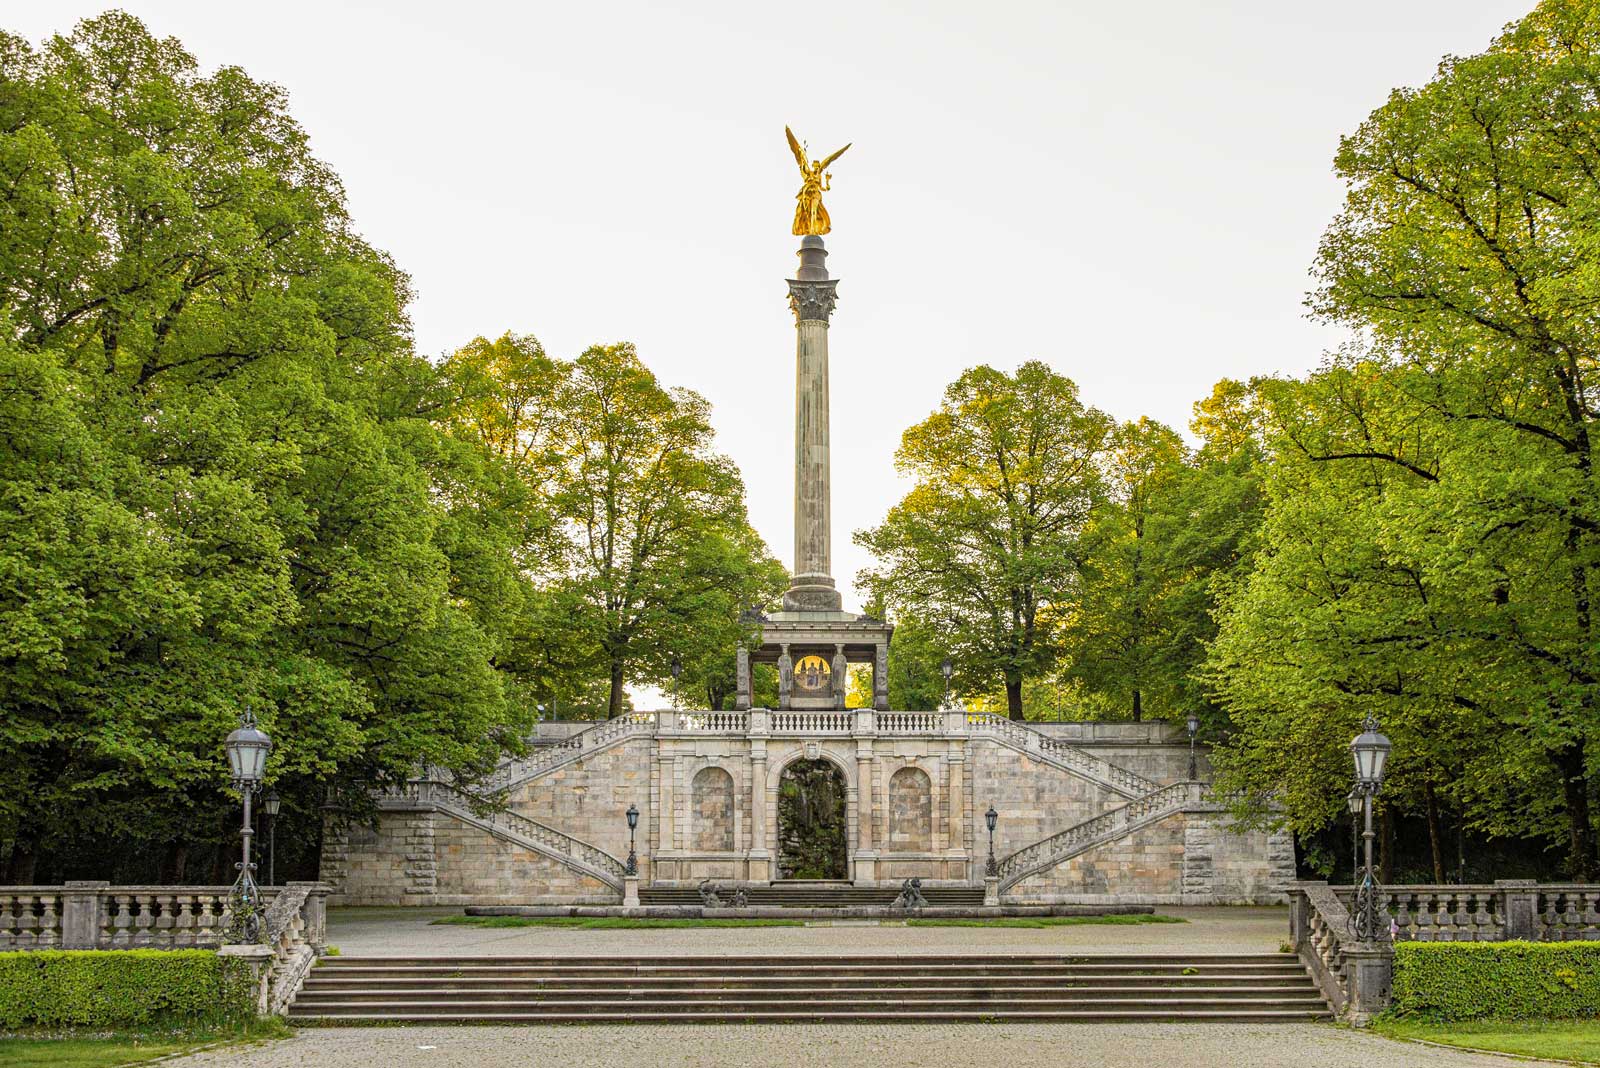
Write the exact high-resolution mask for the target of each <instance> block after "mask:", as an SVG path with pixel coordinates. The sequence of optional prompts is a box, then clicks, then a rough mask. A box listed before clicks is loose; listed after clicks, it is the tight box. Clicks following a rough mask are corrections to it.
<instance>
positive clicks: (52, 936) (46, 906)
mask: <svg viewBox="0 0 1600 1068" xmlns="http://www.w3.org/2000/svg"><path fill="white" fill-rule="evenodd" d="M58 901H59V898H57V897H56V895H55V894H40V895H39V927H38V938H37V942H36V944H37V945H38V946H39V947H40V948H42V949H54V948H56V947H57V946H59V945H60V944H61V916H60V914H59V913H58V912H57V911H56V903H57V902H58Z"/></svg>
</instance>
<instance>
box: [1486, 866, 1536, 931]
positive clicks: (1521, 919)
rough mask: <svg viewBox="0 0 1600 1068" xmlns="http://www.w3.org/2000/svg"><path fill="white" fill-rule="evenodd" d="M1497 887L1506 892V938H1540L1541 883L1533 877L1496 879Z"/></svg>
mask: <svg viewBox="0 0 1600 1068" xmlns="http://www.w3.org/2000/svg"><path fill="white" fill-rule="evenodd" d="M1494 885H1495V887H1496V888H1502V889H1504V890H1505V892H1506V898H1505V901H1506V911H1505V925H1506V935H1505V936H1506V938H1507V939H1508V940H1513V941H1526V942H1537V941H1538V940H1539V884H1538V883H1537V882H1535V881H1534V880H1532V879H1496V880H1495V883H1494Z"/></svg>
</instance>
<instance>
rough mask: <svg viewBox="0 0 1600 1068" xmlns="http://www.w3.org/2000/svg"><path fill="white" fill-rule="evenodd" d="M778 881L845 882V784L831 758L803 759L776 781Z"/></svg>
mask: <svg viewBox="0 0 1600 1068" xmlns="http://www.w3.org/2000/svg"><path fill="white" fill-rule="evenodd" d="M777 807H778V878H780V879H847V878H849V871H850V860H849V833H850V832H849V784H848V782H847V780H846V778H845V774H844V771H843V769H841V768H840V767H839V766H838V765H837V764H835V763H834V762H833V761H831V760H826V759H822V758H805V757H802V758H801V759H799V760H794V761H791V762H790V763H789V764H787V765H785V766H784V769H783V772H782V774H781V775H780V776H779V778H778V806H777Z"/></svg>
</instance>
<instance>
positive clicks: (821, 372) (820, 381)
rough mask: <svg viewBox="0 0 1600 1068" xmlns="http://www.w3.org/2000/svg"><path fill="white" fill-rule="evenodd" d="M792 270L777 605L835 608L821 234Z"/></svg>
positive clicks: (828, 310)
mask: <svg viewBox="0 0 1600 1068" xmlns="http://www.w3.org/2000/svg"><path fill="white" fill-rule="evenodd" d="M799 256H800V270H799V271H798V272H796V277H795V278H793V279H791V280H790V282H789V306H790V307H791V308H792V309H793V310H794V318H795V346H796V347H795V395H794V578H793V579H792V580H791V583H790V586H789V590H788V592H787V593H785V594H784V595H783V607H784V610H785V611H790V612H800V611H808V610H809V611H823V612H837V611H839V610H840V609H841V607H842V605H843V602H842V601H841V599H840V596H839V591H838V590H837V589H835V588H834V582H833V561H832V527H831V523H832V515H831V510H832V509H831V500H830V497H831V487H830V483H829V477H830V475H829V441H828V318H829V316H831V315H832V314H833V305H834V302H835V300H836V299H837V298H836V294H835V288H836V287H837V286H838V284H839V283H838V282H837V281H836V280H830V279H829V278H828V269H827V267H826V266H824V261H825V260H826V259H827V256H828V250H827V249H826V248H824V247H823V244H822V238H820V237H818V236H816V235H814V234H813V235H809V236H807V237H804V238H802V239H801V241H800V252H799Z"/></svg>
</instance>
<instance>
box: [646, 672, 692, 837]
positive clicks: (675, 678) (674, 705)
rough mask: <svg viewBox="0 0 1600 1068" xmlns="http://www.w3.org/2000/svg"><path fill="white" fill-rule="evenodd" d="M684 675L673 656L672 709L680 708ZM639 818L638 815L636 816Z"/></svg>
mask: <svg viewBox="0 0 1600 1068" xmlns="http://www.w3.org/2000/svg"><path fill="white" fill-rule="evenodd" d="M682 675H683V661H682V660H679V659H678V658H677V657H673V658H672V710H673V711H674V712H676V711H677V710H678V679H679V678H680V677H681V676H682ZM634 818H635V819H638V817H637V816H635V817H634Z"/></svg>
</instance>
